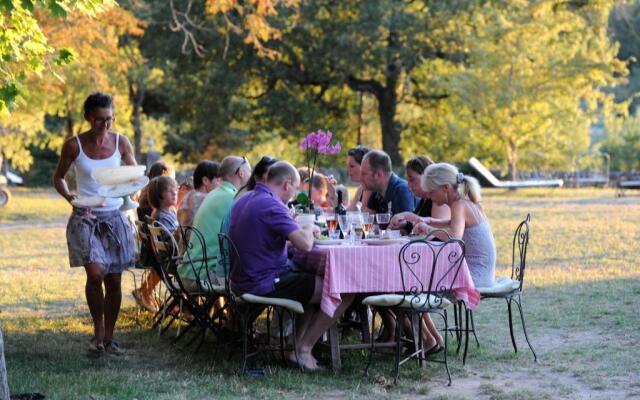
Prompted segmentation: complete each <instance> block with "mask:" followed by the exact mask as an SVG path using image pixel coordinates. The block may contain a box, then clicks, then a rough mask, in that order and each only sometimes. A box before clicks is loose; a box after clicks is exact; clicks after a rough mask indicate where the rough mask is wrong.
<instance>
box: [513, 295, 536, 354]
mask: <svg viewBox="0 0 640 400" xmlns="http://www.w3.org/2000/svg"><path fill="white" fill-rule="evenodd" d="M516 305H517V306H518V311H520V321H522V331H523V332H524V338H525V339H526V340H527V344H528V345H529V349H531V352H532V353H533V362H538V356H537V355H536V352H535V350H533V346H532V345H531V342H530V341H529V335H528V334H527V328H526V326H525V323H524V312H523V311H522V298H521V297H520V295H518V300H517V301H516Z"/></svg>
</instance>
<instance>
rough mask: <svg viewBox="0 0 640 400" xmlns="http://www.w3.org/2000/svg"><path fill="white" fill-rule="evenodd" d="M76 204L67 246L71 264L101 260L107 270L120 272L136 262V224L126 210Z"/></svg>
mask: <svg viewBox="0 0 640 400" xmlns="http://www.w3.org/2000/svg"><path fill="white" fill-rule="evenodd" d="M91 213H92V214H93V215H94V216H95V218H89V217H88V216H87V215H86V214H85V211H84V210H83V209H78V208H74V209H73V212H72V213H71V217H69V222H68V223H67V246H68V247H69V263H70V264H71V267H81V266H85V265H87V264H101V265H102V266H104V274H105V275H107V274H118V273H121V272H122V271H124V270H125V269H126V268H130V267H132V266H133V264H134V262H135V242H134V239H133V228H132V226H131V224H130V223H129V221H128V220H127V218H126V216H125V215H124V213H123V212H121V211H119V210H114V211H95V210H94V211H92V212H91Z"/></svg>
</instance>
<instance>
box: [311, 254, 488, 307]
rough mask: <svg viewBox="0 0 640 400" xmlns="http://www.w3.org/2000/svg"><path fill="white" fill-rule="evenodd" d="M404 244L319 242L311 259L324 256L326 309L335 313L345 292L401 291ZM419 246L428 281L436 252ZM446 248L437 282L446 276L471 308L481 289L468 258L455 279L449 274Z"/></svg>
mask: <svg viewBox="0 0 640 400" xmlns="http://www.w3.org/2000/svg"><path fill="white" fill-rule="evenodd" d="M402 246H403V244H390V245H384V246H367V245H336V246H315V247H314V248H313V250H311V253H309V259H310V260H321V259H322V258H324V263H325V265H324V287H323V289H322V300H321V303H320V308H321V309H322V311H324V312H325V313H326V314H327V315H331V316H333V314H334V313H335V310H336V308H338V306H339V305H340V303H341V302H342V298H341V294H342V293H393V292H401V291H402V280H401V277H400V268H399V266H398V255H399V253H400V249H401V248H402ZM448 246H451V245H448ZM416 248H417V249H418V251H420V260H421V262H420V267H418V269H417V271H420V272H419V273H420V276H421V280H423V282H425V285H426V282H428V277H429V274H430V273H431V267H432V265H433V255H432V254H431V252H430V251H428V246H426V245H424V246H416ZM451 248H452V249H453V247H451ZM443 252H444V254H441V255H440V256H439V257H438V261H437V264H436V272H435V276H434V282H439V281H440V280H441V279H442V282H441V283H442V285H445V286H446V287H452V289H453V294H454V295H455V296H456V298H457V299H459V300H463V301H464V302H465V303H467V305H468V307H469V308H471V309H475V308H476V307H477V306H478V303H479V301H480V293H479V292H478V291H477V290H476V289H475V286H474V285H473V280H472V279H471V274H470V273H469V268H468V267H467V262H466V261H465V260H463V261H462V265H461V267H460V271H459V272H458V275H457V276H456V277H455V279H453V276H452V274H447V271H448V270H449V269H450V267H451V264H450V263H449V261H448V257H446V255H447V254H448V253H449V252H450V250H448V248H445V249H444V250H443ZM452 280H453V282H451V281H452ZM405 284H406V286H407V287H410V285H412V284H414V285H415V284H417V280H416V279H415V278H412V279H411V278H407V277H406V276H405Z"/></svg>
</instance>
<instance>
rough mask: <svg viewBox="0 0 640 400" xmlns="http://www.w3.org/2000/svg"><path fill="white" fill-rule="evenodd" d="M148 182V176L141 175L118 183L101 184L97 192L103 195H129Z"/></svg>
mask: <svg viewBox="0 0 640 400" xmlns="http://www.w3.org/2000/svg"><path fill="white" fill-rule="evenodd" d="M147 183H149V178H147V177H146V176H144V175H143V176H141V177H139V178H138V179H136V180H135V181H133V182H127V183H121V184H118V185H102V186H100V188H99V189H98V194H99V195H100V196H104V197H123V196H129V195H132V194H134V193H135V192H137V191H138V190H140V189H142V188H143V187H145V186H146V185H147Z"/></svg>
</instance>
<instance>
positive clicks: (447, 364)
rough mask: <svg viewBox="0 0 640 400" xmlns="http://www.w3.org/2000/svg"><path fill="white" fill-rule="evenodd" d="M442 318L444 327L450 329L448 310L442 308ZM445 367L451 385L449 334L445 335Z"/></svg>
mask: <svg viewBox="0 0 640 400" xmlns="http://www.w3.org/2000/svg"><path fill="white" fill-rule="evenodd" d="M442 318H443V319H444V329H445V332H446V331H447V330H448V329H449V322H448V319H447V310H442ZM460 334H462V332H460ZM443 353H444V368H445V369H446V370H447V377H448V378H449V385H448V386H451V371H449V361H448V359H447V353H448V348H447V335H444V352H443Z"/></svg>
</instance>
